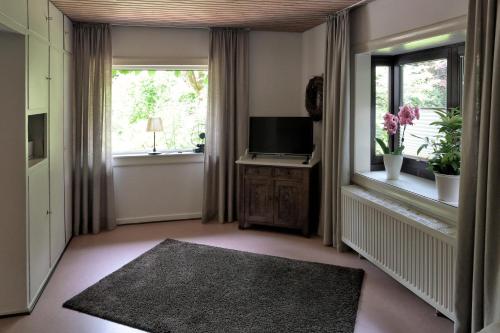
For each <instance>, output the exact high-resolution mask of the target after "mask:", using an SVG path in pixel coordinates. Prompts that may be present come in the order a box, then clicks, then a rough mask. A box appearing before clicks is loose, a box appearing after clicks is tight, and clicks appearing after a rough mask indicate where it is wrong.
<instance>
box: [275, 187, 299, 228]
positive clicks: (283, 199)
mask: <svg viewBox="0 0 500 333" xmlns="http://www.w3.org/2000/svg"><path fill="white" fill-rule="evenodd" d="M304 192H307V189H306V188H303V183H302V182H300V181H292V180H276V181H275V182H274V196H275V197H274V198H275V203H276V207H275V208H274V224H276V225H282V226H290V227H297V228H300V227H301V223H302V221H303V220H304V217H305V218H307V216H303V215H304V212H307V211H306V208H307V207H304V205H303V201H304V198H303V194H304ZM305 199H307V198H305Z"/></svg>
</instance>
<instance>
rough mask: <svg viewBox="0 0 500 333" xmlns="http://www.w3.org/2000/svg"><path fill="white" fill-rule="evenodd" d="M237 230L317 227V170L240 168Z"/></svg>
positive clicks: (307, 229) (242, 166)
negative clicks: (256, 226) (265, 226)
mask: <svg viewBox="0 0 500 333" xmlns="http://www.w3.org/2000/svg"><path fill="white" fill-rule="evenodd" d="M239 172H240V193H239V200H240V205H239V206H240V211H239V225H240V228H247V227H249V226H250V225H252V224H257V225H271V226H276V227H284V228H290V229H299V230H301V231H302V233H303V234H304V235H309V234H310V232H312V231H314V229H315V228H316V227H317V222H318V211H319V191H318V167H317V166H315V167H295V168H294V167H279V166H262V165H246V164H240V166H239Z"/></svg>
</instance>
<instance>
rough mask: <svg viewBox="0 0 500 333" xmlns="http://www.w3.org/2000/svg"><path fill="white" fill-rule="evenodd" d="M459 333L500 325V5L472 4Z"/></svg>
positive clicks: (488, 0) (491, 1)
mask: <svg viewBox="0 0 500 333" xmlns="http://www.w3.org/2000/svg"><path fill="white" fill-rule="evenodd" d="M465 47H466V51H465V91H464V109H463V117H464V124H463V133H462V167H461V183H460V206H459V217H458V253H457V259H458V260H457V271H456V278H455V281H456V291H455V304H456V307H455V309H456V315H457V321H456V325H455V332H457V333H469V332H477V331H479V330H481V329H482V328H483V327H485V326H488V325H490V324H492V323H494V322H497V321H500V6H499V1H498V0H470V1H469V14H468V23H467V40H466V45H465Z"/></svg>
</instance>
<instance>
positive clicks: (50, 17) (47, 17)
mask: <svg viewBox="0 0 500 333" xmlns="http://www.w3.org/2000/svg"><path fill="white" fill-rule="evenodd" d="M45 19H46V20H47V21H52V19H53V18H52V16H45Z"/></svg>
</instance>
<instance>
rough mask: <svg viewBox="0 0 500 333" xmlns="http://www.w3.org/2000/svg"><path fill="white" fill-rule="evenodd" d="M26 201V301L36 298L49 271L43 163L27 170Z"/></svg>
mask: <svg viewBox="0 0 500 333" xmlns="http://www.w3.org/2000/svg"><path fill="white" fill-rule="evenodd" d="M28 193H29V194H28V198H29V282H30V293H29V295H30V296H29V299H30V302H32V301H33V300H34V299H35V297H36V296H37V295H38V292H39V291H40V288H41V287H42V285H43V283H44V282H45V279H46V278H47V276H48V274H49V268H50V222H49V221H50V219H49V213H50V211H49V170H48V164H47V163H46V162H42V163H39V164H38V165H37V166H36V167H33V168H31V169H30V173H29V176H28Z"/></svg>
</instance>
